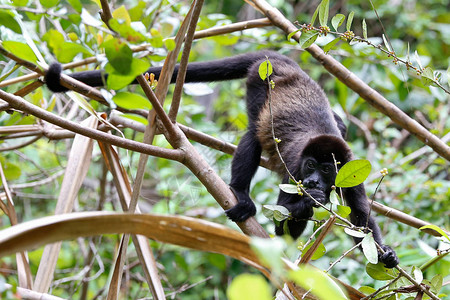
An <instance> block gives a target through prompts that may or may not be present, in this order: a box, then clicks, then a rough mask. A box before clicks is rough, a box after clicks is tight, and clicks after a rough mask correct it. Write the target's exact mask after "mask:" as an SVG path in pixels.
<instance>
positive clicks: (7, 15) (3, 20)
mask: <svg viewBox="0 0 450 300" xmlns="http://www.w3.org/2000/svg"><path fill="white" fill-rule="evenodd" d="M0 24H2V25H3V26H5V27H7V28H9V29H11V30H12V31H14V32H15V33H18V34H21V33H22V29H21V28H20V25H19V23H17V21H16V20H15V19H14V13H12V12H10V11H8V10H3V9H2V10H0Z"/></svg>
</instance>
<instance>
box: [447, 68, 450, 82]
mask: <svg viewBox="0 0 450 300" xmlns="http://www.w3.org/2000/svg"><path fill="white" fill-rule="evenodd" d="M447 81H448V85H450V67H448V68H447Z"/></svg>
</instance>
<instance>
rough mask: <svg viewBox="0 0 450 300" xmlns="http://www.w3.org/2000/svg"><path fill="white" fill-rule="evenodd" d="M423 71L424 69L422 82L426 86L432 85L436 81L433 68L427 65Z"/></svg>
mask: <svg viewBox="0 0 450 300" xmlns="http://www.w3.org/2000/svg"><path fill="white" fill-rule="evenodd" d="M422 71H423V72H422V77H421V80H422V83H423V84H424V85H425V86H430V85H432V84H433V83H434V80H435V79H434V74H433V69H432V68H430V67H425V68H424V69H423V70H422Z"/></svg>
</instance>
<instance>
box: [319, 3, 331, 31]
mask: <svg viewBox="0 0 450 300" xmlns="http://www.w3.org/2000/svg"><path fill="white" fill-rule="evenodd" d="M329 6H330V2H329V0H322V2H321V3H320V5H319V23H320V25H322V26H326V25H327V23H328V12H329V10H330V9H329Z"/></svg>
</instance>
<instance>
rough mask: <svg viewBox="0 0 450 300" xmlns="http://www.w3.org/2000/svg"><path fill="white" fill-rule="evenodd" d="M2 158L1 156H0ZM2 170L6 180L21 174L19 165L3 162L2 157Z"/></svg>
mask: <svg viewBox="0 0 450 300" xmlns="http://www.w3.org/2000/svg"><path fill="white" fill-rule="evenodd" d="M2 158H3V157H2ZM1 163H2V167H3V172H4V173H5V177H6V180H7V181H9V180H16V179H18V178H19V177H20V175H21V174H22V171H21V169H20V167H19V166H18V165H16V164H14V163H11V162H5V161H4V159H1ZM0 184H3V181H2V179H1V178H0Z"/></svg>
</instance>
